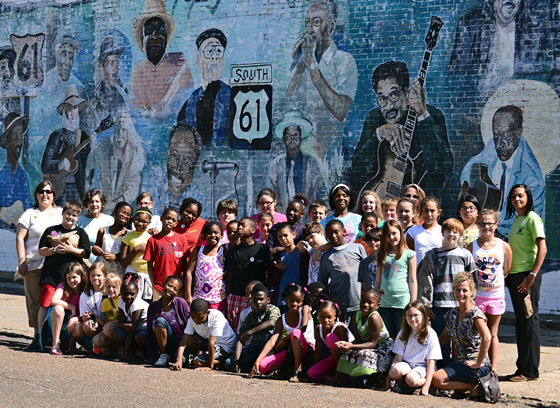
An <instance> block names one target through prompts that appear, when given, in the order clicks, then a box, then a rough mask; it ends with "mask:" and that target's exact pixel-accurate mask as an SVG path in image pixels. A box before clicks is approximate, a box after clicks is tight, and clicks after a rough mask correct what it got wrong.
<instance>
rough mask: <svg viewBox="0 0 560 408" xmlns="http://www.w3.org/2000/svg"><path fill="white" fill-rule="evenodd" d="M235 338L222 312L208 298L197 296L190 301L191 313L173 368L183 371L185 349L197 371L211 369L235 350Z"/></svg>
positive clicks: (186, 359)
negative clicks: (212, 307) (211, 307)
mask: <svg viewBox="0 0 560 408" xmlns="http://www.w3.org/2000/svg"><path fill="white" fill-rule="evenodd" d="M236 341H237V338H236V336H235V333H234V332H233V329H232V328H231V326H230V325H229V323H228V322H227V320H226V318H225V317H224V315H223V313H222V312H220V311H218V310H216V309H210V304H209V303H208V301H206V300H204V299H202V298H198V299H195V300H193V301H192V303H191V315H190V317H189V321H188V322H187V327H186V328H185V333H184V334H183V338H182V339H181V342H180V343H179V350H178V351H177V361H176V362H175V363H174V364H173V367H172V369H173V370H179V371H181V369H182V367H183V355H184V354H185V350H186V351H187V355H186V357H185V361H189V360H190V357H191V356H193V357H194V358H193V359H192V364H193V365H194V366H195V367H196V370H200V371H211V370H213V369H214V368H215V367H217V366H218V365H219V364H222V363H223V362H224V361H225V360H226V359H227V358H228V357H229V356H230V355H231V354H232V353H233V349H234V347H235V342H236Z"/></svg>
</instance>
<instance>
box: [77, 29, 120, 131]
mask: <svg viewBox="0 0 560 408" xmlns="http://www.w3.org/2000/svg"><path fill="white" fill-rule="evenodd" d="M123 50H124V48H123V47H119V46H118V45H117V43H116V39H115V37H113V36H112V35H108V36H106V37H105V38H104V39H103V41H102V42H101V46H100V48H99V56H98V57H97V59H96V60H95V66H96V68H97V69H99V73H100V74H101V80H100V81H99V82H98V83H97V85H96V87H95V90H94V91H93V94H92V96H91V98H90V99H89V106H88V109H87V112H88V121H87V122H88V124H87V126H86V130H87V131H88V132H92V131H93V130H95V129H96V128H97V126H99V123H101V121H102V120H103V119H105V118H106V117H107V116H108V115H111V116H113V117H116V116H117V114H118V112H119V111H120V110H121V109H123V108H126V104H125V100H124V98H123V95H122V94H121V91H120V89H119V87H121V89H122V86H123V85H124V84H123V83H122V80H121V78H120V76H119V69H120V57H121V54H122V53H123ZM117 85H118V86H117Z"/></svg>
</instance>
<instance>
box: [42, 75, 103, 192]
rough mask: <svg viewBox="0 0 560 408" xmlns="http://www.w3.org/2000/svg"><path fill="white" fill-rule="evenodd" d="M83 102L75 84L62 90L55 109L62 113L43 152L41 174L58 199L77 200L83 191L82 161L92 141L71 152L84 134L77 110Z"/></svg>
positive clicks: (78, 110)
mask: <svg viewBox="0 0 560 408" xmlns="http://www.w3.org/2000/svg"><path fill="white" fill-rule="evenodd" d="M87 105H88V101H87V100H86V99H82V98H80V97H79V96H78V90H77V89H76V87H75V86H73V85H70V86H69V87H68V88H67V89H66V96H65V98H64V100H63V101H62V102H61V103H60V105H58V108H57V112H58V114H59V115H61V116H62V126H61V128H60V129H56V130H55V131H54V132H52V133H51V134H50V136H49V140H48V141H47V146H46V147H45V152H44V153H43V160H42V161H41V171H42V172H43V177H44V178H45V179H49V180H50V181H51V182H52V183H53V185H54V187H55V191H56V192H57V194H59V195H60V197H61V198H59V200H60V201H68V200H75V201H78V202H81V201H82V197H83V196H84V194H85V183H86V172H85V170H86V161H87V157H88V155H89V153H90V151H91V144H93V143H87V144H85V145H84V146H83V148H82V149H81V150H80V151H78V152H76V153H74V152H75V149H76V148H77V147H78V146H79V145H80V143H82V142H84V141H86V139H87V137H88V135H87V133H86V132H84V131H83V130H82V129H80V113H82V112H83V111H84V110H85V109H86V108H87ZM74 160H75V161H76V163H74ZM74 167H75V169H74ZM73 171H74V172H73ZM62 192H63V193H64V194H62Z"/></svg>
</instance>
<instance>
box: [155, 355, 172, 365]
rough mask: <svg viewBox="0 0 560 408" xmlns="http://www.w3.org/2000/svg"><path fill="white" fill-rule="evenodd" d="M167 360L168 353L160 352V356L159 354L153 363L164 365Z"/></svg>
mask: <svg viewBox="0 0 560 408" xmlns="http://www.w3.org/2000/svg"><path fill="white" fill-rule="evenodd" d="M168 362H169V355H168V354H162V355H161V356H159V358H158V361H156V364H155V365H156V366H159V367H165V366H166V365H167V363H168Z"/></svg>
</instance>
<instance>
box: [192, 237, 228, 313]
mask: <svg viewBox="0 0 560 408" xmlns="http://www.w3.org/2000/svg"><path fill="white" fill-rule="evenodd" d="M203 251H204V246H201V247H200V250H199V251H198V259H197V261H196V267H195V270H194V291H193V299H205V300H206V301H208V303H212V304H217V303H220V302H221V301H222V300H224V299H225V298H226V282H225V281H224V263H225V258H224V248H223V247H220V249H219V250H218V253H217V254H216V255H214V256H206V255H204V252H203Z"/></svg>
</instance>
